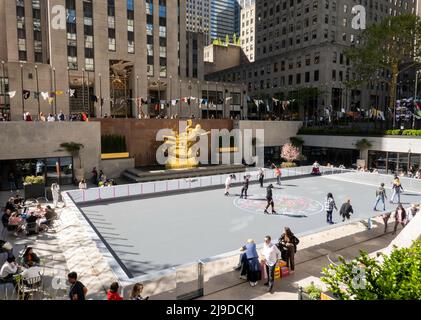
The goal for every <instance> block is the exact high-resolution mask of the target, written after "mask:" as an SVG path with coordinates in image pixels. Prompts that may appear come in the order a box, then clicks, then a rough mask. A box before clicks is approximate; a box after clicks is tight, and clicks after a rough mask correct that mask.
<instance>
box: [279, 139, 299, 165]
mask: <svg viewBox="0 0 421 320" xmlns="http://www.w3.org/2000/svg"><path fill="white" fill-rule="evenodd" d="M281 157H282V158H284V159H285V160H286V161H288V162H293V161H296V160H299V159H300V150H299V149H298V148H296V147H294V146H293V145H292V144H291V143H287V144H285V145H284V146H283V147H282V152H281Z"/></svg>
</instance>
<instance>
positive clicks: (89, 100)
mask: <svg viewBox="0 0 421 320" xmlns="http://www.w3.org/2000/svg"><path fill="white" fill-rule="evenodd" d="M86 77H87V78H88V79H87V80H88V85H87V87H88V112H87V113H88V114H87V115H86V116H87V117H88V118H89V117H90V116H91V90H90V89H91V87H90V85H89V71H88V70H86Z"/></svg>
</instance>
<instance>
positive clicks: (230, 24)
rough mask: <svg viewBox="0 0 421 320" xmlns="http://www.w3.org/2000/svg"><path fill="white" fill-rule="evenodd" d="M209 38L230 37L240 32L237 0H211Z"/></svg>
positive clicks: (222, 38)
mask: <svg viewBox="0 0 421 320" xmlns="http://www.w3.org/2000/svg"><path fill="white" fill-rule="evenodd" d="M210 24H211V38H212V39H218V38H219V39H221V40H224V39H225V38H226V36H227V35H228V36H229V37H230V39H231V38H232V36H233V35H234V34H236V35H237V36H238V35H239V34H240V5H239V3H238V1H237V0H211V19H210Z"/></svg>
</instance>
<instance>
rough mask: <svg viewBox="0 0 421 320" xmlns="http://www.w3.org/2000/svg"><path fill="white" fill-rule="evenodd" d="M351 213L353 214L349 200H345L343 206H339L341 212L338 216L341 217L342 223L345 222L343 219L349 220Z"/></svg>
mask: <svg viewBox="0 0 421 320" xmlns="http://www.w3.org/2000/svg"><path fill="white" fill-rule="evenodd" d="M351 213H354V209H353V208H352V205H351V199H347V200H346V202H345V203H344V204H342V206H341V210H339V214H340V216H341V217H342V222H344V221H345V219H347V220H349V219H350V218H351Z"/></svg>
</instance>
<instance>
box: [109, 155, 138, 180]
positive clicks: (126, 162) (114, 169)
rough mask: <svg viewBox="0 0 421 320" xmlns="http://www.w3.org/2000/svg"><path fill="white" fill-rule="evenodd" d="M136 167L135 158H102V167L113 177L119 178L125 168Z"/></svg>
mask: <svg viewBox="0 0 421 320" xmlns="http://www.w3.org/2000/svg"><path fill="white" fill-rule="evenodd" d="M134 167H135V161H134V158H127V159H107V160H101V169H102V170H103V171H104V173H105V175H106V176H107V178H111V179H116V178H119V177H120V176H121V174H122V173H123V172H124V170H126V169H130V168H134Z"/></svg>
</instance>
